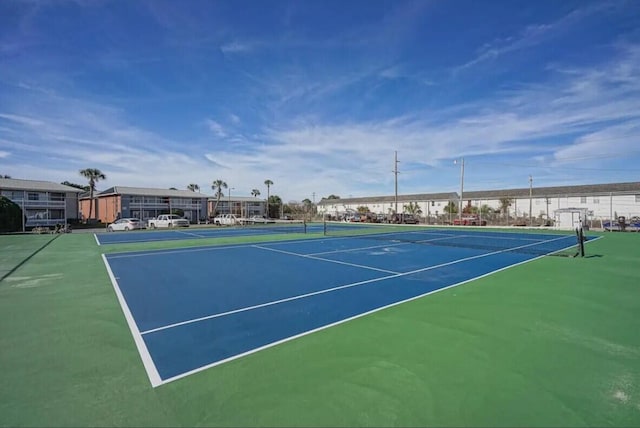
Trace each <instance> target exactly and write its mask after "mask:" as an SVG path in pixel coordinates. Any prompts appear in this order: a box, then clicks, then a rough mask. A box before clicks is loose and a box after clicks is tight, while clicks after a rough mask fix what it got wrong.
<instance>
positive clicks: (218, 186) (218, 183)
mask: <svg viewBox="0 0 640 428" xmlns="http://www.w3.org/2000/svg"><path fill="white" fill-rule="evenodd" d="M227 187H229V186H227V183H225V182H224V180H220V179H217V180H214V181H213V183H212V184H211V188H212V189H213V190H215V191H216V194H215V197H216V205H215V206H214V207H213V215H216V212H217V211H218V204H219V203H220V198H221V197H222V196H224V195H223V193H222V189H226V188H227Z"/></svg>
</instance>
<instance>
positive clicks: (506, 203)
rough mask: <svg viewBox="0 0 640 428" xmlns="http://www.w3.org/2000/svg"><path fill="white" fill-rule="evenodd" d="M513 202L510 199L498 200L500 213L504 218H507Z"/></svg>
mask: <svg viewBox="0 0 640 428" xmlns="http://www.w3.org/2000/svg"><path fill="white" fill-rule="evenodd" d="M512 202H513V200H512V199H511V198H500V211H502V212H503V213H504V216H505V217H507V216H508V214H509V207H510V206H511V203H512Z"/></svg>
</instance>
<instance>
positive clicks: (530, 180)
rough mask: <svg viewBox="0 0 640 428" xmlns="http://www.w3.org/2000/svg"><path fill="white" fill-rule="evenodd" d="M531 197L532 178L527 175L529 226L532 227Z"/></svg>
mask: <svg viewBox="0 0 640 428" xmlns="http://www.w3.org/2000/svg"><path fill="white" fill-rule="evenodd" d="M532 195H533V177H532V176H531V175H529V226H533V218H532V217H531V210H532V208H533V205H532V202H531V196H532Z"/></svg>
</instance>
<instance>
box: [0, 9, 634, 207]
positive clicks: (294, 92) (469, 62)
mask: <svg viewBox="0 0 640 428" xmlns="http://www.w3.org/2000/svg"><path fill="white" fill-rule="evenodd" d="M639 77H640V2H638V1H635V0H632V1H624V0H621V1H613V2H607V1H595V2H589V1H585V0H580V1H568V0H567V1H545V0H542V1H515V0H509V1H488V0H487V1H456V0H452V1H427V0H424V1H398V0H396V1H381V0H367V1H345V0H343V1H311V0H309V1H257V0H256V1H235V0H234V1H213V0H211V1H209V0H203V1H155V0H154V1H122V0H114V1H108V0H102V1H101V0H91V1H90V0H75V1H55V0H49V1H44V0H43V1H38V0H20V1H18V0H4V1H2V2H0V174H8V175H10V176H12V177H13V178H26V179H39V180H51V181H56V182H61V181H65V180H68V181H71V182H77V183H83V178H82V177H80V175H79V174H78V170H80V169H83V168H99V169H100V170H102V171H103V172H104V173H105V174H106V175H107V180H106V181H104V182H101V183H99V185H98V187H99V189H105V188H107V187H109V186H113V185H121V186H148V187H164V188H169V187H176V188H185V187H186V186H187V185H188V184H189V183H196V184H198V185H199V186H200V187H201V189H202V191H203V192H205V193H212V191H211V189H210V188H211V182H212V181H213V180H215V179H223V180H225V181H226V182H227V183H228V184H229V186H230V187H233V188H234V190H233V194H234V195H244V196H250V192H251V190H252V189H254V188H257V189H259V190H260V191H261V192H262V194H263V195H266V187H265V185H264V184H263V183H264V181H265V180H266V179H270V180H272V181H273V182H274V185H273V186H272V188H271V194H277V195H279V196H280V197H281V198H282V199H283V200H284V201H285V202H286V201H290V200H298V201H299V200H302V199H304V198H309V199H312V198H315V200H316V201H319V200H320V198H321V197H323V196H328V195H329V194H337V195H339V196H342V197H349V196H354V197H356V196H367V195H391V194H393V192H394V174H393V173H392V170H393V169H394V151H397V152H398V159H399V160H400V163H399V164H398V169H399V171H400V174H399V181H398V189H399V193H401V194H402V193H421V192H443V191H444V192H447V191H458V189H459V186H460V168H459V164H454V160H455V159H459V158H461V157H464V159H465V189H466V190H485V189H487V190H488V189H500V188H512V187H528V185H529V175H531V176H532V177H533V185H534V186H554V185H570V184H592V183H608V182H624V181H640V162H639V161H640V78H639ZM314 194H315V196H314Z"/></svg>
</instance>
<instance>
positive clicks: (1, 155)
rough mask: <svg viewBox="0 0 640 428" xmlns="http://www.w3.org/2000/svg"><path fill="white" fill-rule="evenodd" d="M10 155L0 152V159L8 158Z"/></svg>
mask: <svg viewBox="0 0 640 428" xmlns="http://www.w3.org/2000/svg"><path fill="white" fill-rule="evenodd" d="M10 154H11V153H9V152H3V151H2V150H0V158H8V157H9V155H10Z"/></svg>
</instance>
